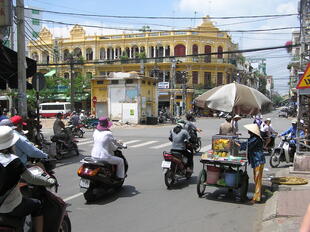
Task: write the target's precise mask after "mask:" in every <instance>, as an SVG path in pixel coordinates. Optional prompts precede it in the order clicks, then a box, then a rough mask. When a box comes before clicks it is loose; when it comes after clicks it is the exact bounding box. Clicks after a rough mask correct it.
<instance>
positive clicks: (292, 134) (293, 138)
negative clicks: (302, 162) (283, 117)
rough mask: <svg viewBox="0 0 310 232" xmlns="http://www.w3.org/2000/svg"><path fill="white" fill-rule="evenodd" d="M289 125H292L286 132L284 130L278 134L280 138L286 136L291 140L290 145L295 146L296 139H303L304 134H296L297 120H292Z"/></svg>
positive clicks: (300, 132)
mask: <svg viewBox="0 0 310 232" xmlns="http://www.w3.org/2000/svg"><path fill="white" fill-rule="evenodd" d="M291 123H292V126H291V127H290V128H289V129H288V130H286V131H284V132H283V133H282V134H280V136H285V135H288V136H289V137H290V138H291V140H290V144H291V145H296V137H304V136H305V133H304V131H303V130H300V131H299V134H297V133H298V130H297V120H296V119H293V120H292V122H291Z"/></svg>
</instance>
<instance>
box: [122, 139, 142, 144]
mask: <svg viewBox="0 0 310 232" xmlns="http://www.w3.org/2000/svg"><path fill="white" fill-rule="evenodd" d="M140 141H141V140H130V141H128V142H124V144H126V145H128V144H131V143H136V142H140Z"/></svg>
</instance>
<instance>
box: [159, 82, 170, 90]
mask: <svg viewBox="0 0 310 232" xmlns="http://www.w3.org/2000/svg"><path fill="white" fill-rule="evenodd" d="M158 88H159V89H169V82H158Z"/></svg>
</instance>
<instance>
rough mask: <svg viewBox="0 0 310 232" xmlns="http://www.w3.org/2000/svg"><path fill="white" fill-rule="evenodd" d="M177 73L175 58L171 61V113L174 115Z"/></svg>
mask: <svg viewBox="0 0 310 232" xmlns="http://www.w3.org/2000/svg"><path fill="white" fill-rule="evenodd" d="M175 74H176V60H175V59H173V60H172V63H171V72H170V113H171V114H172V116H174V114H175V110H174V108H175V107H174V104H175Z"/></svg>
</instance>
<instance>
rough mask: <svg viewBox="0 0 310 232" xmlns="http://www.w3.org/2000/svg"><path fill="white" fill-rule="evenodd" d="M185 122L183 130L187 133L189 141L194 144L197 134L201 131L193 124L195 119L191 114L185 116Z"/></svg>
mask: <svg viewBox="0 0 310 232" xmlns="http://www.w3.org/2000/svg"><path fill="white" fill-rule="evenodd" d="M186 120H187V121H186V122H185V126H184V129H185V130H187V132H188V133H189V135H190V141H191V142H192V143H196V141H197V137H198V135H197V132H201V131H202V130H201V129H199V128H198V127H197V126H196V125H195V124H194V123H193V122H194V121H195V118H194V116H193V115H192V114H191V113H188V114H186Z"/></svg>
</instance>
